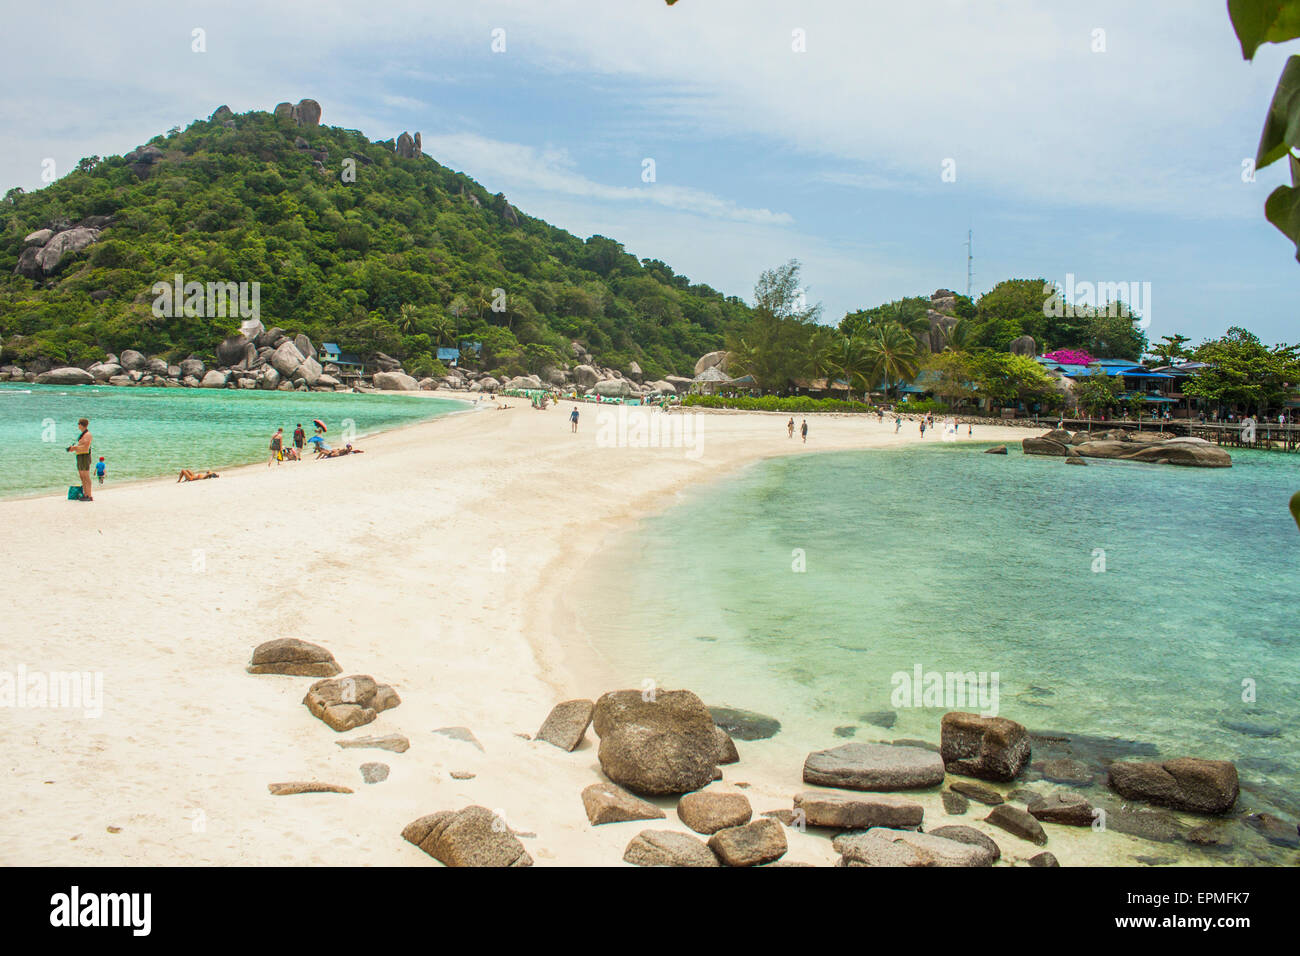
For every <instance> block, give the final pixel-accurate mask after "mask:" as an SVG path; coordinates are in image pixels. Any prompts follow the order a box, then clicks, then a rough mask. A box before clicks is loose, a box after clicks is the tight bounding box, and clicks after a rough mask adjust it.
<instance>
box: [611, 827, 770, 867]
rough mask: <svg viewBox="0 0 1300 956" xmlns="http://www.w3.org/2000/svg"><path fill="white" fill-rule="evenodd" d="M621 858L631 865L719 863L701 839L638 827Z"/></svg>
mask: <svg viewBox="0 0 1300 956" xmlns="http://www.w3.org/2000/svg"><path fill="white" fill-rule="evenodd" d="M778 826H779V824H778ZM623 861H624V862H625V863H631V864H633V865H635V866H721V865H722V864H721V863H719V862H718V858H717V857H716V856H714V855H713V851H712V850H710V849H709V848H708V847H707V846H705V845H704V843H703V842H702V841H700V840H697V839H696V838H695V837H693V836H690V835H689V834H686V833H679V832H677V831H676V830H642V831H641V832H640V833H638V834H637V835H636V836H634V837H633V838H632V842H630V843H629V844H628V845H627V849H626V850H624V851H623Z"/></svg>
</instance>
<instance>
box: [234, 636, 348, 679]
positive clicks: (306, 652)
mask: <svg viewBox="0 0 1300 956" xmlns="http://www.w3.org/2000/svg"><path fill="white" fill-rule="evenodd" d="M247 670H248V673H250V674H291V675H293V676H295V677H333V676H334V675H335V674H338V673H340V672H341V671H342V670H343V669H342V668H341V667H339V665H338V662H337V661H335V660H334V655H333V654H331V653H330V652H329V651H327V650H325V648H323V647H321V646H320V645H319V644H311V643H308V642H307V641H300V640H298V639H297V638H296V637H278V638H276V639H275V640H272V641H266V642H264V643H262V644H259V645H257V647H256V648H255V649H254V650H253V659H252V661H250V662H249V665H248V668H247Z"/></svg>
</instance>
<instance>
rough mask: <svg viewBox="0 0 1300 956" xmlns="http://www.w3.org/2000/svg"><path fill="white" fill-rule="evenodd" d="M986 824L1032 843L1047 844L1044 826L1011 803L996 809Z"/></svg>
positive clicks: (986, 820) (985, 819)
mask: <svg viewBox="0 0 1300 956" xmlns="http://www.w3.org/2000/svg"><path fill="white" fill-rule="evenodd" d="M984 822H985V823H991V824H992V825H993V826H995V827H999V828H1001V829H1003V830H1006V831H1007V832H1008V833H1010V834H1011V835H1013V836H1018V837H1020V839H1022V840H1028V841H1029V842H1030V843H1037V844H1038V845H1039V846H1043V845H1044V844H1046V843H1047V832H1046V831H1045V830H1044V829H1043V825H1042V824H1041V823H1039V822H1038V821H1037V820H1035V819H1034V818H1033V817H1031V816H1030V815H1029V813H1028V812H1027V811H1025V810H1021V809H1020V808H1019V807H1013V806H1012V805H1011V804H1009V803H1004V804H1002V806H1000V807H994V808H993V812H992V813H990V814H989V815H988V816H987V817H985V818H984Z"/></svg>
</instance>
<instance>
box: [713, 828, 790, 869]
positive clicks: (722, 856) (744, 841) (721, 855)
mask: <svg viewBox="0 0 1300 956" xmlns="http://www.w3.org/2000/svg"><path fill="white" fill-rule="evenodd" d="M709 849H710V850H712V851H713V853H714V855H715V856H717V858H718V859H719V860H721V861H722V862H723V863H724V864H725V865H727V866H762V865H763V864H764V863H771V862H772V861H773V860H779V859H780V858H781V857H783V856H785V851H786V850H788V849H789V844H788V843H787V842H786V839H785V828H784V827H782V826H781V824H779V823H777V822H776V821H775V820H772V819H768V818H766V817H765V818H763V819H761V820H755V821H754V822H753V823H746V824H745V825H744V826H739V827H730V828H728V829H726V830H719V831H718V832H717V833H715V834H713V836H711V837H709Z"/></svg>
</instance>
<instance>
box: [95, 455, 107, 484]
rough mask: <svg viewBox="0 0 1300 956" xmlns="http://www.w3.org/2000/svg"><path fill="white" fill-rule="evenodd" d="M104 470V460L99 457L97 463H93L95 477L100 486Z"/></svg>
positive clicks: (102, 481)
mask: <svg viewBox="0 0 1300 956" xmlns="http://www.w3.org/2000/svg"><path fill="white" fill-rule="evenodd" d="M104 470H105V466H104V459H103V458H102V457H101V458H100V459H99V461H97V462H95V477H96V478H98V479H99V483H100V484H101V485H102V484H103V483H104Z"/></svg>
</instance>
